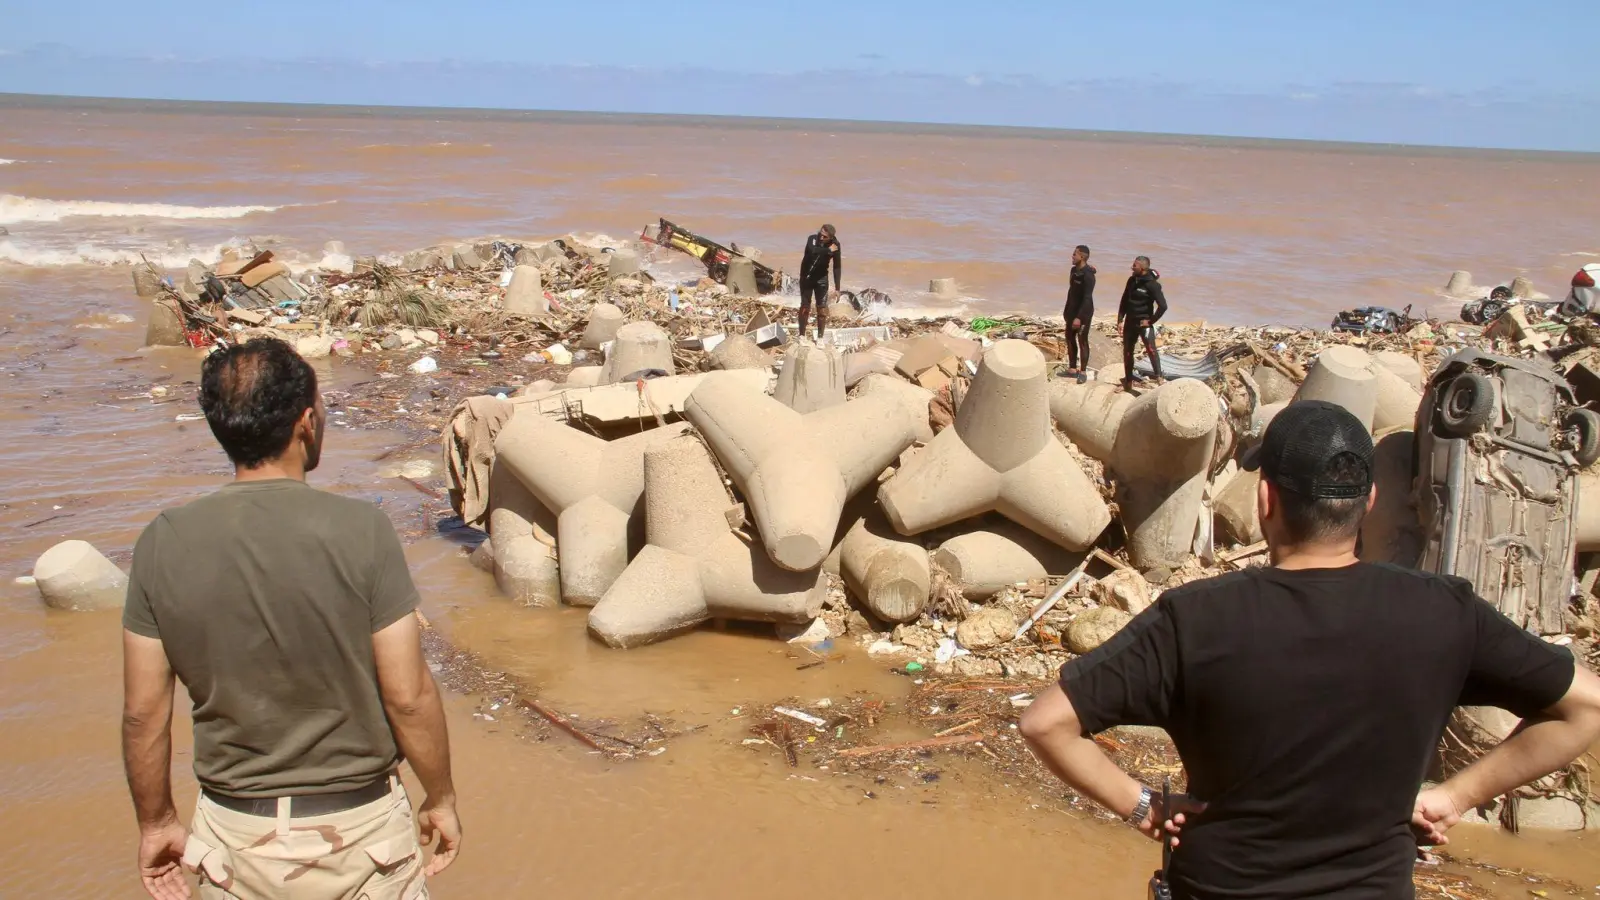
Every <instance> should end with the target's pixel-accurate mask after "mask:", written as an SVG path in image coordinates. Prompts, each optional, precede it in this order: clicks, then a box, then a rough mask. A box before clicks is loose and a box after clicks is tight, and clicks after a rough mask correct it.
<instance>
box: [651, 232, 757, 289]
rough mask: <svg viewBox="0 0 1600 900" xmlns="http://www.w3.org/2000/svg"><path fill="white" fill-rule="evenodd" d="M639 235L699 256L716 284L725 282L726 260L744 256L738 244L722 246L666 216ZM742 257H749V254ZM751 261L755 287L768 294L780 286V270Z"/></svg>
mask: <svg viewBox="0 0 1600 900" xmlns="http://www.w3.org/2000/svg"><path fill="white" fill-rule="evenodd" d="M641 236H642V237H643V238H644V240H646V241H651V242H654V243H656V244H660V245H661V246H663V247H671V248H672V249H674V250H682V251H683V252H684V253H687V254H689V255H690V256H693V257H694V258H695V259H698V260H700V262H702V263H704V264H705V267H706V274H707V275H709V276H710V277H711V280H712V281H715V282H716V283H718V284H727V283H728V261H729V260H731V259H733V258H734V257H735V256H744V254H743V253H741V252H739V246H738V245H737V244H735V245H734V246H733V247H732V248H728V247H724V246H722V245H721V244H719V243H717V242H716V241H713V240H711V239H710V238H708V237H702V236H701V235H698V234H695V233H694V232H692V231H690V230H689V229H687V228H683V227H681V226H678V225H674V224H673V223H671V222H668V221H667V220H666V219H662V220H661V221H660V223H659V224H658V225H657V226H656V232H655V234H654V235H652V234H650V232H649V230H648V229H647V230H646V231H645V233H644V234H643V235H641ZM745 258H747V259H748V258H749V257H745ZM750 262H751V265H752V266H753V267H754V268H755V276H756V290H757V291H758V292H760V293H762V294H771V293H775V292H778V291H782V290H783V288H784V284H783V282H784V276H783V273H782V272H779V271H777V270H776V269H774V268H772V267H771V266H765V265H762V264H761V263H759V262H757V261H755V260H754V259H751V260H750Z"/></svg>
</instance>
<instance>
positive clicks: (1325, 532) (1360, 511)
mask: <svg viewBox="0 0 1600 900" xmlns="http://www.w3.org/2000/svg"><path fill="white" fill-rule="evenodd" d="M1369 477H1370V476H1369V475H1368V473H1367V464H1366V462H1364V461H1363V460H1362V459H1361V457H1359V456H1357V455H1356V454H1354V453H1339V454H1335V455H1334V457H1333V458H1332V459H1330V460H1328V463H1327V465H1326V466H1324V467H1323V470H1322V474H1321V475H1320V476H1319V477H1318V479H1317V480H1318V481H1319V482H1324V483H1327V484H1366V483H1369V480H1368V479H1369ZM1369 496H1371V491H1370V490H1369V491H1368V493H1366V494H1363V495H1361V496H1360V497H1352V498H1349V499H1342V500H1326V499H1321V500H1319V499H1316V498H1313V497H1307V496H1305V495H1304V494H1299V493H1296V492H1294V491H1291V490H1288V489H1287V488H1281V487H1280V488H1279V490H1278V506H1279V508H1280V509H1282V510H1283V527H1284V530H1285V531H1287V532H1288V538H1289V541H1290V542H1291V543H1295V544H1303V543H1307V542H1313V541H1331V540H1342V539H1348V538H1354V537H1355V536H1356V533H1357V532H1359V531H1360V530H1361V520H1362V519H1364V518H1366V515H1367V498H1368V497H1369Z"/></svg>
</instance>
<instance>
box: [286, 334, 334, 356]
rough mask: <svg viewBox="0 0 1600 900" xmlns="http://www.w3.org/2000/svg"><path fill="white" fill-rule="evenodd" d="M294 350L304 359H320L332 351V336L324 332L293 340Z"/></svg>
mask: <svg viewBox="0 0 1600 900" xmlns="http://www.w3.org/2000/svg"><path fill="white" fill-rule="evenodd" d="M294 352H296V353H298V354H300V356H301V357H302V358H304V359H322V358H323V357H325V356H328V355H329V354H331V353H333V338H332V337H331V336H329V335H325V334H313V335H310V336H308V337H303V338H300V339H299V340H297V341H295V342H294Z"/></svg>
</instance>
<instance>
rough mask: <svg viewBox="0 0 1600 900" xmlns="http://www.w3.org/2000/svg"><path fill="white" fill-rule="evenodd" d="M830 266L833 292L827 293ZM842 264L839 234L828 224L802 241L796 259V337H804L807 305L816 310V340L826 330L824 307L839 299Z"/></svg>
mask: <svg viewBox="0 0 1600 900" xmlns="http://www.w3.org/2000/svg"><path fill="white" fill-rule="evenodd" d="M830 265H831V266H832V267H833V290H832V291H829V290H828V267H829V266H830ZM843 265H844V263H843V261H842V257H841V256H840V254H839V235H838V232H836V231H835V230H834V227H833V226H832V225H824V226H822V227H821V228H819V229H817V233H816V234H813V235H812V236H810V237H808V238H806V250H805V255H803V256H801V257H800V336H801V337H808V336H809V335H810V334H811V332H810V329H809V328H808V327H807V325H808V324H809V316H810V313H811V305H812V303H813V302H815V304H816V307H817V337H819V338H820V337H822V334H823V332H825V331H827V330H828V304H829V303H831V302H833V300H834V298H835V297H838V296H839V290H840V281H839V274H840V271H841V269H842V267H843Z"/></svg>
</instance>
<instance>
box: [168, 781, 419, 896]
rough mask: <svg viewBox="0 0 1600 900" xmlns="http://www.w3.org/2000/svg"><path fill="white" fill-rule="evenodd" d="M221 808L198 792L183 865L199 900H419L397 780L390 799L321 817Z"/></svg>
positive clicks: (409, 819) (407, 815)
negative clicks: (193, 877) (195, 878)
mask: <svg viewBox="0 0 1600 900" xmlns="http://www.w3.org/2000/svg"><path fill="white" fill-rule="evenodd" d="M292 804H293V801H292V800H280V801H278V817H277V818H276V819H270V818H266V817H265V816H250V815H245V814H243V813H238V812H234V811H233V810H231V809H224V808H222V807H220V806H218V805H217V804H215V803H212V802H211V801H210V800H208V799H206V796H205V795H204V794H201V795H200V802H199V803H198V804H196V806H195V812H194V821H192V822H191V823H190V824H189V844H188V847H187V848H186V849H185V852H184V854H183V863H184V865H185V866H186V867H188V868H189V869H190V870H191V871H195V872H198V873H199V876H200V896H201V897H202V898H203V900H301V898H316V900H423V898H426V897H427V896H428V888H427V885H426V884H425V883H424V882H423V878H422V850H421V848H420V847H418V845H417V823H416V818H415V816H414V815H413V814H412V811H411V803H410V801H409V800H407V799H406V793H405V790H404V789H403V788H402V787H400V782H399V780H398V779H392V783H391V791H390V793H389V796H387V797H384V798H383V799H381V800H375V801H373V802H372V803H368V804H366V805H365V806H358V807H356V808H355V809H349V810H345V811H344V812H339V813H333V814H331V815H326V816H314V817H305V818H291V817H290V815H289V813H290V810H291V809H292Z"/></svg>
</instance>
